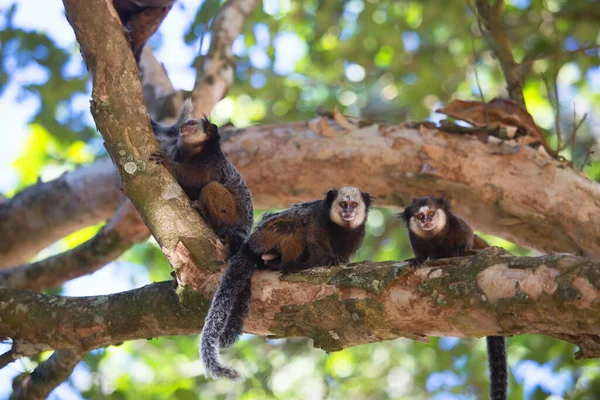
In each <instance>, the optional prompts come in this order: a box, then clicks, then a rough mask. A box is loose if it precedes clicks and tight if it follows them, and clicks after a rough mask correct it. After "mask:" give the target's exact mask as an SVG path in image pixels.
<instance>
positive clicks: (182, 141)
mask: <svg viewBox="0 0 600 400" xmlns="http://www.w3.org/2000/svg"><path fill="white" fill-rule="evenodd" d="M188 129H194V131H193V132H191V133H188V134H187V135H182V134H180V135H179V136H178V137H177V144H178V145H179V146H183V145H185V146H197V145H199V144H202V143H204V142H205V141H206V139H207V138H208V135H207V134H206V132H204V130H202V124H200V123H198V124H196V125H195V126H194V127H193V128H188Z"/></svg>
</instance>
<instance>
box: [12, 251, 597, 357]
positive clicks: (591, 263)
mask: <svg viewBox="0 0 600 400" xmlns="http://www.w3.org/2000/svg"><path fill="white" fill-rule="evenodd" d="M598 271H600V261H598V260H589V259H585V258H581V257H575V256H571V255H548V256H543V257H513V256H510V255H508V254H507V253H506V252H504V251H503V250H501V249H499V248H490V249H487V250H486V251H483V252H480V253H478V254H476V255H474V256H471V257H464V258H453V259H444V260H437V261H435V262H428V263H426V264H424V265H423V266H421V267H420V268H418V269H415V268H413V267H411V266H410V265H407V264H406V263H405V262H395V261H388V262H379V263H374V262H361V263H356V264H349V265H347V266H338V267H331V268H325V267H322V268H316V269H313V270H308V271H304V272H301V273H293V274H287V275H280V274H278V273H276V272H274V271H258V272H257V273H256V274H255V275H254V277H253V280H252V305H251V309H250V314H249V317H248V320H247V321H246V325H245V329H244V330H245V332H248V333H254V334H258V335H264V336H267V335H269V336H271V335H275V336H279V337H290V336H307V337H311V338H313V339H314V340H315V346H317V347H320V348H323V349H325V350H327V351H336V350H340V349H343V348H346V347H350V346H356V345H359V344H362V343H368V342H376V341H381V340H387V339H395V338H397V337H408V338H412V339H416V340H426V337H427V336H456V337H482V336H490V335H502V336H510V335H520V334H525V333H541V334H546V335H551V336H555V337H560V338H563V339H565V340H568V341H571V342H574V343H577V344H579V345H580V346H582V349H583V351H582V353H581V355H584V356H587V357H598V356H600V352H599V351H598V348H597V347H596V348H594V347H593V346H591V347H590V346H588V344H589V343H590V342H593V341H596V342H597V341H598V339H600V338H599V337H598V335H600V290H599V289H600V280H599V278H600V275H599V274H598ZM218 277H219V274H218V273H215V274H209V273H208V272H206V273H205V275H204V276H196V277H195V279H197V280H196V281H190V282H189V283H190V285H193V286H195V287H197V288H198V289H199V290H200V292H201V293H198V292H196V291H193V290H190V289H189V288H185V287H180V288H179V289H178V291H179V297H178V294H177V293H176V292H175V289H174V287H173V284H172V282H162V283H157V284H152V285H148V286H145V287H143V288H140V289H136V290H131V291H128V292H124V293H118V294H113V295H109V296H96V297H71V298H69V297H58V296H49V295H43V294H36V293H32V292H26V291H20V290H14V289H3V290H0V332H3V333H4V334H5V335H7V336H9V337H11V338H13V340H14V343H15V346H14V351H15V353H16V354H21V355H27V354H28V353H27V352H28V351H29V352H36V351H39V350H38V349H40V348H45V349H49V348H50V349H51V348H54V349H63V348H69V349H75V350H77V351H80V352H83V351H87V350H90V349H93V348H97V347H101V346H106V345H109V344H112V343H118V342H122V341H124V340H132V339H140V338H149V337H157V336H166V335H185V334H195V333H199V332H200V330H201V328H202V319H203V318H204V316H205V315H206V312H207V310H208V307H209V304H210V296H211V295H212V293H213V292H214V290H215V288H216V284H217V282H218ZM590 339H593V340H590ZM29 354H31V353H29Z"/></svg>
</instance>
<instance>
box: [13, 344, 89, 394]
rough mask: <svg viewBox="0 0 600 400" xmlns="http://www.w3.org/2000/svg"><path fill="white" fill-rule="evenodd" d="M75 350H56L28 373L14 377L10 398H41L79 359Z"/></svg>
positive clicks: (66, 376)
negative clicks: (21, 376)
mask: <svg viewBox="0 0 600 400" xmlns="http://www.w3.org/2000/svg"><path fill="white" fill-rule="evenodd" d="M81 358H82V355H81V353H79V352H77V351H75V350H58V351H55V352H54V354H52V355H51V356H50V358H48V359H47V360H46V361H44V362H42V363H41V364H40V365H38V367H37V368H36V369H35V370H34V371H33V372H32V373H31V374H30V375H27V376H25V377H23V378H20V377H17V378H15V384H14V385H13V390H14V392H13V394H12V396H11V397H10V400H43V399H45V398H47V397H48V395H49V394H50V392H52V391H53V390H54V389H55V388H56V387H57V386H58V385H60V384H61V383H62V382H63V381H65V380H66V379H67V378H68V377H69V375H71V372H73V368H75V366H76V365H77V364H78V363H79V361H81Z"/></svg>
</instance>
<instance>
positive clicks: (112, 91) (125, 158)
mask: <svg viewBox="0 0 600 400" xmlns="http://www.w3.org/2000/svg"><path fill="white" fill-rule="evenodd" d="M63 2H64V5H65V11H66V13H67V17H68V20H69V23H70V24H71V26H72V27H73V30H74V31H75V36H76V37H77V41H78V42H79V44H80V45H81V52H82V54H83V58H84V60H85V62H86V65H87V67H88V69H89V71H90V75H91V76H92V78H93V89H92V102H91V103H92V107H91V109H92V116H93V117H94V120H95V122H96V126H97V127H98V130H99V131H100V132H101V133H102V137H103V138H104V140H105V145H106V148H107V149H108V151H109V153H110V155H111V157H112V159H113V161H114V163H115V165H116V166H117V170H118V172H119V176H120V177H121V181H122V182H123V190H124V193H125V195H126V196H127V197H128V198H129V199H130V200H131V202H132V203H133V204H134V205H135V208H136V209H137V210H138V211H139V212H140V214H141V216H142V218H143V219H144V222H145V224H146V226H148V228H149V229H150V232H151V233H152V234H153V235H154V237H155V238H156V240H157V241H158V243H159V244H160V246H161V248H162V250H163V252H165V253H166V254H169V255H170V256H171V259H173V257H175V256H176V253H177V251H178V249H182V251H183V250H185V251H186V257H189V254H191V256H192V257H193V258H194V259H195V260H201V261H202V262H203V263H205V264H200V263H198V262H197V263H196V264H197V265H203V266H205V267H206V268H211V267H212V268H214V266H215V265H216V264H218V260H217V251H216V246H215V244H216V243H217V241H218V239H217V238H216V236H215V234H214V232H212V230H211V229H210V228H208V226H207V225H206V224H205V223H204V222H203V221H202V219H201V218H200V215H199V214H198V213H197V212H196V211H195V210H193V209H192V208H191V207H190V206H189V199H188V198H187V196H186V195H185V194H184V192H183V190H182V189H181V187H180V186H179V185H178V184H177V181H176V180H175V178H174V177H173V176H172V175H171V174H170V173H169V172H168V171H167V170H166V169H165V168H164V167H162V166H160V165H155V164H154V163H150V162H148V158H149V156H150V154H152V152H154V151H157V150H158V143H157V142H156V139H155V137H154V133H153V132H152V128H151V126H150V120H149V118H148V114H147V112H146V107H145V105H144V99H143V96H142V86H141V83H140V80H139V76H138V68H137V65H136V63H135V60H134V59H133V56H132V53H131V50H130V48H129V43H128V42H127V40H126V38H125V36H124V34H123V29H122V26H121V22H120V20H119V18H118V16H117V14H116V11H115V10H114V8H113V6H112V3H111V1H110V0H105V1H94V2H88V1H84V0H64V1H63ZM181 244H183V246H182V245H181ZM174 253H175V255H174Z"/></svg>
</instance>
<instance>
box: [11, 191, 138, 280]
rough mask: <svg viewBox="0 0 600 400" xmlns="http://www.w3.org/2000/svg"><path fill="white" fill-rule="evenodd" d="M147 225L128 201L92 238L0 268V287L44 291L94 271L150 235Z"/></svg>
mask: <svg viewBox="0 0 600 400" xmlns="http://www.w3.org/2000/svg"><path fill="white" fill-rule="evenodd" d="M149 234H150V232H148V228H146V225H144V222H143V221H142V219H141V218H140V215H139V214H138V212H137V211H136V210H135V208H134V207H133V205H132V204H131V202H129V200H125V201H124V202H123V204H121V207H119V209H118V210H117V213H116V214H115V215H114V216H113V218H111V219H110V220H109V221H108V222H107V223H106V225H105V226H103V227H102V228H101V229H100V231H99V232H98V233H97V234H96V235H95V236H94V237H93V238H91V239H90V240H88V241H87V242H85V243H82V244H80V245H79V246H77V247H75V248H73V249H71V250H69V251H66V252H64V253H60V254H57V255H55V256H52V257H48V258H46V259H44V260H41V261H38V262H35V263H32V264H25V265H19V266H16V267H13V268H8V269H5V270H0V288H1V287H5V288H13V289H27V290H34V291H42V290H45V289H49V288H54V287H57V286H60V285H62V284H63V283H64V282H66V281H68V280H70V279H74V278H77V277H80V276H82V275H87V274H91V273H92V272H94V271H97V270H98V269H100V268H102V267H103V266H105V265H106V264H108V263H109V262H111V261H113V260H115V259H117V258H118V257H119V256H120V255H121V254H123V253H124V252H125V251H126V250H127V249H128V248H130V247H131V246H132V245H134V244H135V243H139V242H141V241H143V240H145V239H147V238H148V235H149Z"/></svg>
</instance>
